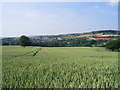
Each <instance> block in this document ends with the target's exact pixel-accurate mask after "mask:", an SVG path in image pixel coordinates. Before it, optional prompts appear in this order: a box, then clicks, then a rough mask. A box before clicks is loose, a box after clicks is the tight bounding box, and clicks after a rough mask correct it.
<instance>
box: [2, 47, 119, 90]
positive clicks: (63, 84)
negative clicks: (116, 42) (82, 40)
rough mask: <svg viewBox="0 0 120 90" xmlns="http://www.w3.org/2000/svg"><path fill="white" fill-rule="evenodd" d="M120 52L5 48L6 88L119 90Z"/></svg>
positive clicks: (78, 49)
mask: <svg viewBox="0 0 120 90" xmlns="http://www.w3.org/2000/svg"><path fill="white" fill-rule="evenodd" d="M118 81H119V72H118V52H112V51H108V50H106V49H105V48H102V47H25V48H24V47H20V46H3V47H2V87H3V88H118V85H119V83H118Z"/></svg>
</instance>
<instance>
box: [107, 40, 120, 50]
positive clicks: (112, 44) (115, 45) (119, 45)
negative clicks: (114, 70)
mask: <svg viewBox="0 0 120 90" xmlns="http://www.w3.org/2000/svg"><path fill="white" fill-rule="evenodd" d="M105 47H106V48H107V49H110V50H112V51H120V40H112V41H109V42H108V43H106V46H105Z"/></svg>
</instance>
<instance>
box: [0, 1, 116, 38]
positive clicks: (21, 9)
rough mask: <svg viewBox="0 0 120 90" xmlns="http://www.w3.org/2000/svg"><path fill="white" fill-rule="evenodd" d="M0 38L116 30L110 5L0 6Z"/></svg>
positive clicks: (113, 7)
mask: <svg viewBox="0 0 120 90" xmlns="http://www.w3.org/2000/svg"><path fill="white" fill-rule="evenodd" d="M2 26H3V27H2V36H3V37H15V36H17V37H18V36H21V35H28V36H30V35H55V34H65V33H81V32H88V31H93V30H104V29H117V28H118V4H117V3H113V2H44V3H43V2H34V3H33V2H26V3H25V2H18V3H12V2H11V3H3V4H2Z"/></svg>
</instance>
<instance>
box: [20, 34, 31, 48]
mask: <svg viewBox="0 0 120 90" xmlns="http://www.w3.org/2000/svg"><path fill="white" fill-rule="evenodd" d="M19 44H20V45H21V46H23V47H25V46H30V45H31V42H30V39H29V38H28V37H27V36H25V35H23V36H21V37H20V39H19Z"/></svg>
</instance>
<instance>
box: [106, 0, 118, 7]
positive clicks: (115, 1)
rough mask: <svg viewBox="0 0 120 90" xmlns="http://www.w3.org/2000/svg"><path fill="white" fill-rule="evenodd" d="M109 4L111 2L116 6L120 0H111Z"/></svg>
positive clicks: (110, 3) (111, 4)
mask: <svg viewBox="0 0 120 90" xmlns="http://www.w3.org/2000/svg"><path fill="white" fill-rule="evenodd" d="M108 4H109V5H110V6H116V5H118V0H110V1H109V2H108Z"/></svg>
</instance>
